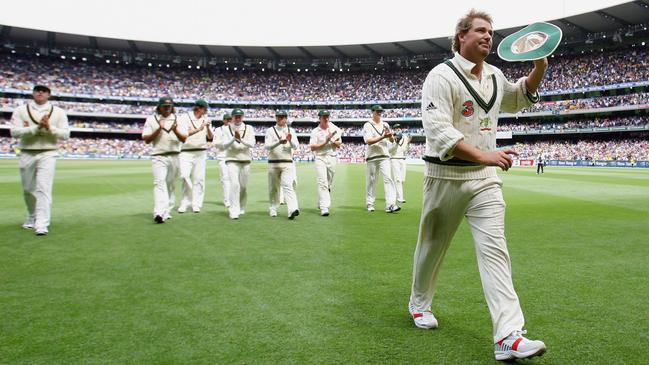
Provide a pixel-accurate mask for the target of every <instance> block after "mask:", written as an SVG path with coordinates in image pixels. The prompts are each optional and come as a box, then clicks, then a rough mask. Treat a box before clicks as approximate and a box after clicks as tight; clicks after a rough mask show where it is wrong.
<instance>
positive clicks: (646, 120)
mask: <svg viewBox="0 0 649 365" xmlns="http://www.w3.org/2000/svg"><path fill="white" fill-rule="evenodd" d="M9 124H10V123H9V120H6V119H2V118H0V126H2V125H4V126H6V127H7V128H9ZM214 124H215V125H221V123H220V122H215V123H214ZM390 124H392V125H396V124H397V123H390ZM69 125H70V127H71V128H76V129H92V130H93V131H94V132H115V131H118V132H124V133H134V134H140V133H142V126H143V123H142V122H132V121H119V122H105V121H91V120H78V119H71V120H70V121H69ZM250 125H251V127H252V128H253V130H254V131H255V135H258V136H263V135H265V133H266V128H268V127H269V126H270V125H271V124H270V123H265V124H256V123H255V124H250ZM314 127H315V123H308V122H297V123H295V124H293V125H292V128H293V129H295V131H296V132H297V133H300V134H309V133H311V130H312V129H313V128H314ZM338 127H339V128H340V129H341V130H342V131H343V135H345V136H350V137H362V136H363V128H362V125H360V124H357V123H356V124H353V125H347V123H339V124H338ZM610 127H645V128H649V116H646V115H645V116H632V117H628V116H627V117H598V118H593V119H569V120H555V121H552V122H540V121H526V120H523V121H520V120H519V121H515V122H512V121H508V122H500V123H499V124H498V130H499V131H513V132H534V131H564V130H567V129H571V130H572V129H593V128H610ZM400 131H401V133H404V134H409V135H413V136H423V135H424V129H423V128H422V127H421V123H420V122H417V123H412V124H411V123H408V124H401V127H400Z"/></svg>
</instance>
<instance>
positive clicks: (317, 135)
mask: <svg viewBox="0 0 649 365" xmlns="http://www.w3.org/2000/svg"><path fill="white" fill-rule="evenodd" d="M329 133H335V134H334V136H333V137H332V138H331V140H330V141H329V143H327V144H326V145H325V146H324V147H322V148H321V149H319V150H315V151H313V154H315V155H316V157H317V156H333V157H335V156H336V155H337V152H336V151H337V148H336V147H335V145H334V142H335V141H340V140H341V137H342V130H340V128H338V127H337V126H336V125H335V124H333V123H331V122H329V126H328V127H327V129H322V128H320V125H318V126H317V127H315V128H314V129H313V130H312V131H311V136H310V138H309V144H310V145H312V144H320V143H323V142H324V141H326V140H327V136H328V135H329Z"/></svg>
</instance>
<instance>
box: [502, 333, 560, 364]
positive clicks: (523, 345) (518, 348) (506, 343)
mask: <svg viewBox="0 0 649 365" xmlns="http://www.w3.org/2000/svg"><path fill="white" fill-rule="evenodd" d="M526 332H527V331H514V332H512V334H511V335H509V336H507V337H506V338H504V339H502V340H500V341H498V342H497V343H496V344H494V354H495V356H496V360H500V361H507V360H515V359H529V358H531V357H534V356H541V355H543V354H544V353H545V351H546V350H547V349H546V347H545V344H544V343H543V341H533V340H529V339H527V338H525V337H523V335H524V334H525V333H526Z"/></svg>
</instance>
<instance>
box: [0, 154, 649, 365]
mask: <svg viewBox="0 0 649 365" xmlns="http://www.w3.org/2000/svg"><path fill="white" fill-rule="evenodd" d="M298 175H299V185H298V196H299V201H300V205H301V212H302V214H301V215H300V216H299V217H298V218H297V219H296V220H295V221H289V220H288V219H286V211H285V209H286V208H285V207H282V208H283V209H282V216H281V217H278V218H274V219H273V218H270V217H269V216H268V215H267V212H266V211H267V196H268V193H267V187H266V183H267V178H266V166H265V165H264V164H254V165H253V168H252V174H251V182H250V186H249V205H248V208H247V209H246V214H245V216H243V217H242V218H241V219H239V220H238V221H231V220H229V219H228V218H227V214H226V210H225V208H224V207H223V206H222V204H221V200H220V197H221V191H220V187H217V166H216V163H215V162H213V161H212V162H210V163H209V165H208V182H209V188H208V190H207V195H206V203H205V207H204V209H203V212H202V213H200V214H196V215H195V214H192V213H186V214H184V215H179V214H174V218H173V219H172V220H171V221H170V222H168V223H165V224H163V225H156V224H154V223H153V220H152V216H151V210H152V206H153V194H152V174H151V167H150V163H149V162H148V161H140V162H127V161H59V162H58V166H57V172H56V181H55V186H54V209H53V214H52V217H53V220H52V226H51V227H50V228H51V229H50V234H49V235H48V236H46V237H37V236H35V235H34V234H33V232H32V231H27V230H24V229H22V228H21V227H20V225H21V224H22V221H23V218H24V215H25V208H24V205H23V201H22V194H21V187H20V179H19V173H18V167H17V160H2V161H0V202H1V203H0V204H1V205H0V206H1V210H0V237H1V243H0V363H3V364H4V363H8V364H14V363H15V364H78V363H83V364H105V363H112V364H129V363H132V364H140V363H147V364H189V363H205V364H305V363H319V364H379V363H381V364H382V363H391V364H490V363H495V360H493V348H492V345H491V322H490V319H489V314H488V311H487V307H486V304H485V301H484V297H483V294H482V288H481V285H480V280H479V276H478V270H477V266H476V259H475V253H474V250H473V244H472V242H471V240H470V234H469V231H468V228H467V226H466V225H465V224H463V225H462V226H461V227H460V230H459V231H458V234H457V235H456V238H455V241H454V243H453V244H452V246H451V248H450V250H449V252H448V255H447V257H446V260H445V263H444V268H443V269H442V274H441V279H440V285H439V290H438V294H437V296H436V301H435V303H434V307H433V310H434V312H435V313H436V315H437V317H438V319H439V321H440V327H439V329H437V330H432V331H425V330H420V329H416V328H415V327H414V325H413V324H412V322H411V320H410V317H409V315H408V312H407V308H406V305H407V301H408V295H409V292H410V283H411V281H410V280H411V270H412V254H413V251H414V247H415V243H416V237H417V229H418V224H419V215H420V209H421V182H422V167H420V166H411V167H409V171H408V182H407V187H406V190H407V193H406V197H407V199H408V202H407V203H406V204H404V205H403V210H402V211H401V212H399V213H398V214H395V215H390V214H386V213H384V212H382V211H381V210H377V211H376V212H374V213H367V212H366V211H365V209H364V205H365V204H364V184H365V178H364V166H363V165H339V166H338V171H337V175H336V177H335V181H334V188H333V206H332V209H331V212H332V215H331V216H330V217H327V218H325V217H320V216H319V215H318V214H317V213H318V212H317V211H316V209H315V206H316V201H317V196H316V186H315V171H314V166H313V165H308V164H302V165H299V168H298ZM501 176H502V178H503V180H504V183H505V185H504V194H505V199H506V200H507V203H508V206H507V235H508V239H509V249H510V253H511V256H512V260H513V271H514V281H515V284H516V287H517V290H518V294H519V296H520V298H521V303H522V306H523V310H524V313H525V316H526V320H527V327H528V329H529V333H528V335H529V336H530V337H531V338H538V339H542V340H544V341H545V342H546V344H547V345H548V352H547V353H546V354H545V355H544V356H543V357H541V358H535V359H534V360H533V361H532V363H535V364H571V363H574V364H646V363H647V356H646V355H647V347H648V346H647V345H649V301H647V297H648V295H649V170H639V169H638V170H631V169H595V168H591V169H581V168H563V169H559V168H551V167H550V168H547V169H546V173H545V174H544V175H542V176H537V175H536V174H535V173H534V171H532V170H531V169H514V170H512V171H510V172H508V173H503V174H501ZM379 185H381V184H379ZM178 190H179V186H178ZM378 190H379V195H378V196H382V188H379V189H378ZM381 207H383V201H382V200H381V201H378V202H377V208H381Z"/></svg>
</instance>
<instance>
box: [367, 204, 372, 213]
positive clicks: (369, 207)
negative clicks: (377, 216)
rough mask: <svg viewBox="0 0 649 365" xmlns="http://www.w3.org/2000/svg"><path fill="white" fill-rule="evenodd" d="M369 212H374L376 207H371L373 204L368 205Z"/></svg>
mask: <svg viewBox="0 0 649 365" xmlns="http://www.w3.org/2000/svg"><path fill="white" fill-rule="evenodd" d="M367 211H368V212H373V211H374V206H373V205H371V204H368V205H367Z"/></svg>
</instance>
